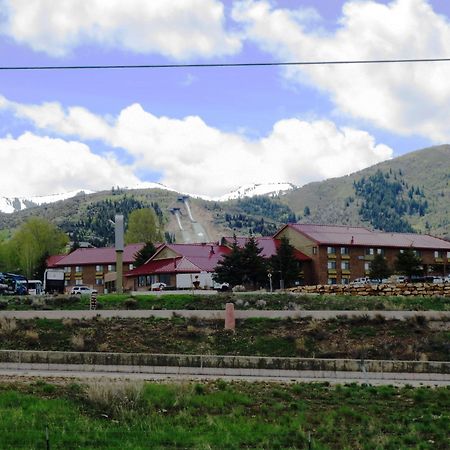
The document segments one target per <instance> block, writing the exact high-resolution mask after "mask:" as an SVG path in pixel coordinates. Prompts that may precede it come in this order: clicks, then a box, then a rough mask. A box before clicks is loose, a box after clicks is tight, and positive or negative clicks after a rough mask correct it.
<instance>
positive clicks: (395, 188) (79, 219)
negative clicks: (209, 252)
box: [0, 145, 450, 245]
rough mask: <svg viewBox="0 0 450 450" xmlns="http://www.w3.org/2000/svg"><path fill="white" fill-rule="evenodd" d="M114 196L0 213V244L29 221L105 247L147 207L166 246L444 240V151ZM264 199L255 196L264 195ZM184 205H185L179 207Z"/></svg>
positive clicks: (449, 219)
mask: <svg viewBox="0 0 450 450" xmlns="http://www.w3.org/2000/svg"><path fill="white" fill-rule="evenodd" d="M137 188H138V189H124V188H113V189H111V190H109V191H103V192H96V193H91V194H88V193H78V195H76V196H74V197H72V198H69V199H66V200H62V201H58V202H56V203H49V204H42V205H40V206H33V207H32V208H31V207H28V208H27V209H24V210H21V211H18V212H15V213H11V214H1V213H0V234H2V235H4V236H7V235H8V234H9V233H10V232H11V231H12V230H14V229H15V228H16V227H18V226H19V225H20V224H21V223H23V222H24V221H25V220H27V218H29V217H31V216H40V217H44V218H46V219H48V220H50V221H52V222H53V223H55V224H56V225H58V226H59V227H60V228H61V229H62V230H64V231H65V232H67V233H68V234H69V236H71V238H72V239H73V240H78V241H90V242H91V243H93V244H94V245H109V244H111V243H112V242H113V239H114V233H113V229H112V228H111V224H110V223H109V219H113V217H114V214H116V213H117V214H119V213H121V214H124V215H125V220H126V218H127V216H128V214H129V212H131V211H132V210H133V209H136V208H142V207H150V208H153V209H154V210H155V213H156V214H157V216H158V218H159V220H160V223H161V227H162V229H163V230H164V232H165V236H166V239H167V240H172V241H176V242H184V241H186V240H188V241H190V242H202V241H205V240H217V239H219V238H220V237H221V236H224V235H227V236H231V235H232V234H233V233H236V234H237V235H248V234H250V233H253V234H257V235H270V234H273V233H274V232H275V231H276V230H277V229H278V228H279V227H280V226H281V225H282V224H284V223H287V222H295V221H299V222H303V223H307V222H309V223H324V224H343V225H360V226H365V227H368V228H371V229H380V230H383V231H393V232H404V231H416V232H421V233H429V234H433V235H436V236H440V237H444V238H450V231H449V230H450V228H449V226H450V214H449V212H450V146H448V145H442V146H436V147H430V148H427V149H423V150H418V151H415V152H412V153H408V154H406V155H404V156H401V157H398V158H394V159H392V160H389V161H385V162H382V163H379V164H377V165H375V166H372V167H369V168H367V169H364V170H361V171H359V172H356V173H353V174H351V175H348V176H344V177H340V178H333V179H329V180H325V181H321V182H314V183H310V184H308V185H305V186H303V187H300V188H298V187H294V186H293V185H290V184H267V185H249V186H244V187H242V188H241V189H238V190H237V191H235V192H233V193H230V194H228V195H227V196H223V197H221V198H218V199H213V200H211V199H210V198H208V197H194V196H186V195H185V194H180V193H177V192H175V191H173V190H169V189H168V188H166V187H165V186H162V185H157V184H156V185H152V186H151V187H150V186H148V185H147V184H144V185H142V186H141V185H139V186H137ZM263 193H264V195H259V194H263ZM187 198H188V199H189V200H188V201H186V199H187Z"/></svg>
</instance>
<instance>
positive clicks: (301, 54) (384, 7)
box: [232, 0, 450, 141]
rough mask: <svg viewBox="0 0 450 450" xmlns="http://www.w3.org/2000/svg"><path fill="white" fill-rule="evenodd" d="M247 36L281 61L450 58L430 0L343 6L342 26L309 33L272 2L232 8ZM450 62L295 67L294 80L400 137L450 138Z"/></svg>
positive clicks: (445, 25) (448, 37) (249, 0)
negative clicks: (318, 91)
mask: <svg viewBox="0 0 450 450" xmlns="http://www.w3.org/2000/svg"><path fill="white" fill-rule="evenodd" d="M232 16H233V18H234V19H235V20H236V21H237V22H239V23H240V24H241V26H242V27H243V28H244V30H245V34H246V38H247V39H248V40H250V41H253V42H254V43H256V44H257V45H258V46H259V47H260V48H261V49H263V50H264V51H266V52H269V53H271V54H272V55H274V56H275V57H276V58H277V59H282V60H300V61H308V60H311V61H315V60H347V59H396V58H405V59H406V58H439V57H441V58H442V57H444V58H445V57H448V56H449V55H450V23H449V22H448V20H447V19H446V18H445V17H444V16H440V15H438V14H436V13H435V12H434V11H433V9H432V7H431V6H430V4H429V3H428V2H427V1H426V0H394V1H392V2H391V3H389V4H382V3H378V2H374V1H369V0H366V1H364V0H360V1H348V2H347V3H345V4H344V6H343V10H342V17H341V19H340V22H339V24H338V25H339V26H338V28H337V29H336V30H335V31H333V32H329V33H326V32H324V30H323V29H316V30H314V31H311V27H310V23H308V21H307V18H306V19H305V17H300V16H299V14H298V11H296V10H288V9H279V8H278V9H277V8H275V7H273V4H272V3H271V2H268V1H254V0H245V1H241V2H237V3H236V4H235V5H234V8H233V12H232ZM448 70H449V63H419V64H383V65H372V64H370V65H343V66H314V67H300V68H290V69H289V70H287V71H286V76H287V77H289V78H290V79H291V80H295V81H297V82H302V83H305V82H306V83H310V84H312V85H313V86H315V87H317V88H318V89H321V90H323V91H326V92H328V93H329V94H330V95H331V99H332V101H333V102H334V103H335V104H336V106H337V107H338V110H339V111H340V112H343V113H345V114H348V115H350V116H353V117H355V118H360V119H364V120H367V121H369V122H371V123H372V124H374V125H376V126H378V127H381V128H384V129H387V130H390V131H392V132H395V133H399V134H403V135H414V134H418V135H422V136H425V137H427V138H430V139H433V140H435V141H447V140H448V139H449V138H450V126H449V123H450V109H449V107H448V105H449V103H450V84H449V83H448V78H449V76H448Z"/></svg>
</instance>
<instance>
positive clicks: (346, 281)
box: [341, 277, 350, 284]
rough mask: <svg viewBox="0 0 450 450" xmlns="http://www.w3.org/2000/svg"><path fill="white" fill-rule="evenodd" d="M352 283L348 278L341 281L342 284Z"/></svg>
mask: <svg viewBox="0 0 450 450" xmlns="http://www.w3.org/2000/svg"><path fill="white" fill-rule="evenodd" d="M349 283H350V278H348V277H342V279H341V284H349Z"/></svg>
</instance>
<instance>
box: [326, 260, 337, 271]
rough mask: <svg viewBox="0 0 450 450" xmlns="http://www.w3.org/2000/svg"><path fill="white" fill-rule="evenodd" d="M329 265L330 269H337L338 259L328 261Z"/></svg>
mask: <svg viewBox="0 0 450 450" xmlns="http://www.w3.org/2000/svg"><path fill="white" fill-rule="evenodd" d="M327 267H328V270H335V269H336V261H328V264H327Z"/></svg>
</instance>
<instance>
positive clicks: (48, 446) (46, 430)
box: [45, 425, 50, 450]
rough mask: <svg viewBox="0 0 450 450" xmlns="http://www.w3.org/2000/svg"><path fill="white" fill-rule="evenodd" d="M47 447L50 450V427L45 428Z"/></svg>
mask: <svg viewBox="0 0 450 450" xmlns="http://www.w3.org/2000/svg"><path fill="white" fill-rule="evenodd" d="M45 445H46V448H47V450H50V437H49V434H48V425H46V426H45Z"/></svg>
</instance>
